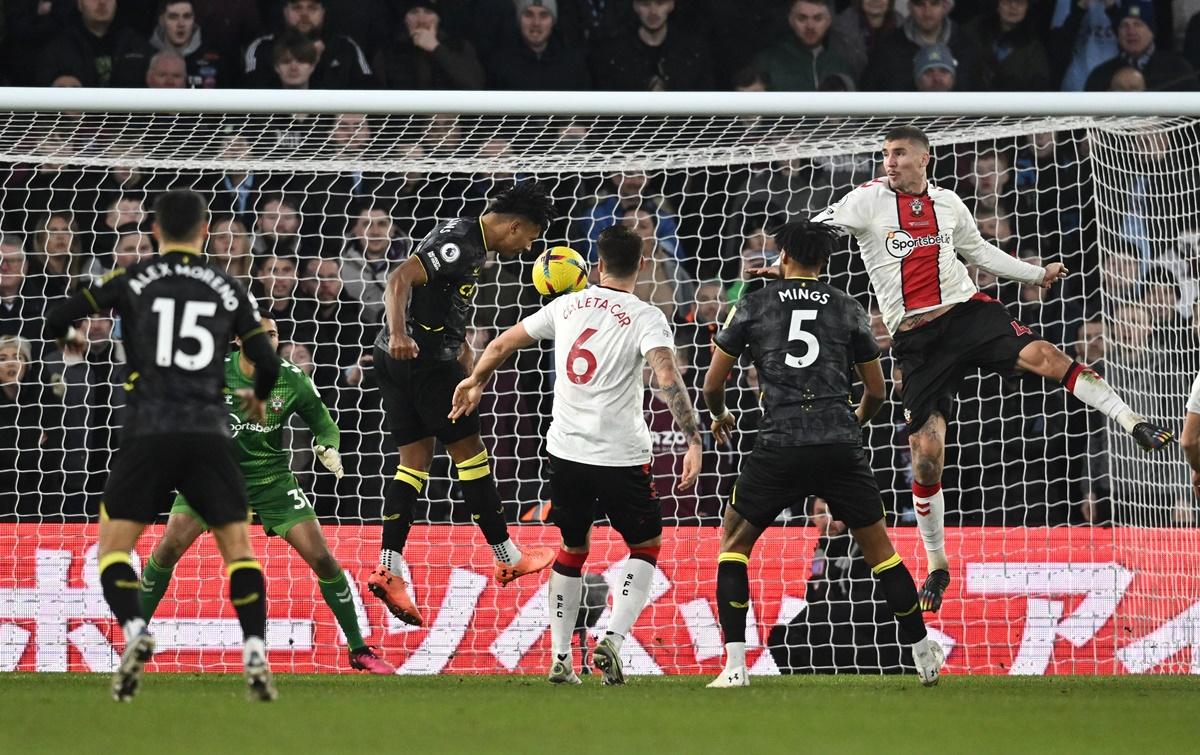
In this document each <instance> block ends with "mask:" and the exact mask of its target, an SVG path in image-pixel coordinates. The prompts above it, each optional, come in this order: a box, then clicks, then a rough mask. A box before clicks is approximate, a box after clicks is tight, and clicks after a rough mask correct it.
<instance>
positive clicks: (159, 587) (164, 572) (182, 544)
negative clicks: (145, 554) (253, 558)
mask: <svg viewBox="0 0 1200 755" xmlns="http://www.w3.org/2000/svg"><path fill="white" fill-rule="evenodd" d="M207 529H208V525H207V524H205V523H204V520H203V519H201V518H200V515H199V514H198V513H196V511H195V509H193V508H192V507H191V506H188V504H187V501H186V500H185V499H184V498H183V496H176V497H175V504H174V505H173V506H171V516H170V518H168V519H167V529H166V531H165V532H163V536H162V539H161V540H159V541H158V545H156V546H154V552H153V553H152V554H150V558H148V559H146V563H145V565H143V567H142V581H141V589H140V590H139V591H138V598H139V600H140V602H141V606H142V617H143V618H144V619H145V620H146V622H147V623H149V622H150V620H151V618H153V616H154V612H155V611H156V610H157V609H158V604H159V601H161V600H162V598H163V596H164V595H166V594H167V586H168V585H170V584H171V575H172V574H173V573H174V571H175V564H177V563H179V559H181V558H183V554H184V553H187V551H188V549H189V548H191V547H192V543H194V542H196V539H197V538H199V537H200V536H201V535H203V534H204V532H205V530H207Z"/></svg>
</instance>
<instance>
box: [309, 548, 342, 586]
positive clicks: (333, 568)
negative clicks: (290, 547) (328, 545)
mask: <svg viewBox="0 0 1200 755" xmlns="http://www.w3.org/2000/svg"><path fill="white" fill-rule="evenodd" d="M309 563H310V565H311V566H312V570H313V572H314V573H315V574H316V575H317V576H318V577H319V578H321V579H333V578H334V577H336V576H337V575H339V574H341V573H342V566H341V564H339V563H338V560H337V559H336V558H334V556H333V554H332V553H330V552H329V550H328V549H325V550H324V552H321V553H318V554H316V556H314V557H313V559H312V561H310V562H309Z"/></svg>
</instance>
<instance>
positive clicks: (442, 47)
mask: <svg viewBox="0 0 1200 755" xmlns="http://www.w3.org/2000/svg"><path fill="white" fill-rule="evenodd" d="M442 36H443V35H441V34H439V35H438V41H439V42H440V44H439V45H438V46H437V47H435V48H434V49H433V52H429V51H427V50H423V49H421V48H420V47H417V46H416V45H414V44H413V43H412V42H411V41H410V40H409V39H408V35H407V34H402V35H400V37H398V38H397V39H396V41H395V42H394V43H393V44H391V45H387V46H384V47H383V48H381V49H380V50H379V52H378V53H376V55H375V77H376V80H377V81H378V82H379V86H380V87H382V88H384V89H482V88H483V82H484V72H483V66H482V65H481V64H480V63H479V56H478V55H476V54H475V48H474V47H472V46H471V43H470V42H468V41H466V40H465V39H453V38H445V39H443V38H442Z"/></svg>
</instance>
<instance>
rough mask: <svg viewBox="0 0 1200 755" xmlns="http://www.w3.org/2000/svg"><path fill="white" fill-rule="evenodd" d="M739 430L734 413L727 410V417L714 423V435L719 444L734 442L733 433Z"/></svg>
mask: <svg viewBox="0 0 1200 755" xmlns="http://www.w3.org/2000/svg"><path fill="white" fill-rule="evenodd" d="M736 429H737V418H736V417H734V416H733V412H731V411H729V410H728V409H726V410H725V416H724V417H722V418H721V419H719V420H718V419H714V420H713V421H712V434H713V437H714V438H716V439H717V442H718V443H728V442H730V441H731V440H733V431H734V430H736Z"/></svg>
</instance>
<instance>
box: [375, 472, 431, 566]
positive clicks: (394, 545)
mask: <svg viewBox="0 0 1200 755" xmlns="http://www.w3.org/2000/svg"><path fill="white" fill-rule="evenodd" d="M417 474H425V473H416V470H413V469H408V468H407V467H399V468H398V469H397V470H396V478H395V479H394V480H392V481H391V482H389V483H388V484H387V490H385V491H384V494H383V543H382V546H383V547H384V548H386V549H388V550H392V551H396V552H397V553H403V552H404V544H405V543H406V542H408V531H409V530H410V529H412V523H413V510H414V509H415V508H416V506H417V495H418V494H419V493H420V492H421V489H422V488H423V487H424V486H425V480H424V478H422V477H418V476H417ZM426 476H427V475H426Z"/></svg>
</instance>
